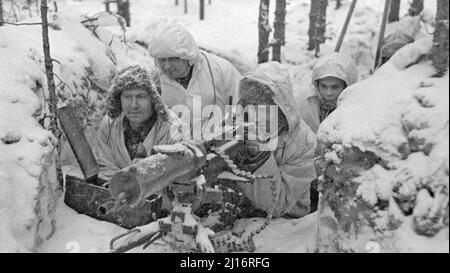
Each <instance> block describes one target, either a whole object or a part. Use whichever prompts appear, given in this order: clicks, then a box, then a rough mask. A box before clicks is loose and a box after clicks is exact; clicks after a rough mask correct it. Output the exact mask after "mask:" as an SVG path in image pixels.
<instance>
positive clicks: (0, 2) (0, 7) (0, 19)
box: [0, 0, 3, 26]
mask: <svg viewBox="0 0 450 273" xmlns="http://www.w3.org/2000/svg"><path fill="white" fill-rule="evenodd" d="M0 26H3V0H0Z"/></svg>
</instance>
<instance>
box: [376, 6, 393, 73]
mask: <svg viewBox="0 0 450 273" xmlns="http://www.w3.org/2000/svg"><path fill="white" fill-rule="evenodd" d="M385 1H386V2H385V3H384V11H383V19H382V21H381V27H380V34H379V36H378V45H377V53H376V55H375V66H374V69H377V68H378V64H379V63H380V57H381V47H382V46H383V41H384V32H385V31H386V23H387V17H388V14H389V7H390V5H391V0H385Z"/></svg>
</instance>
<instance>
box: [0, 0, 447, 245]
mask: <svg viewBox="0 0 450 273" xmlns="http://www.w3.org/2000/svg"><path fill="white" fill-rule="evenodd" d="M271 2H272V3H271V7H270V14H271V20H272V19H273V11H274V10H275V9H274V2H275V1H271ZM349 2H350V1H343V7H342V8H341V9H339V10H337V11H335V10H334V2H330V3H329V9H328V12H327V16H328V18H327V20H328V22H329V23H328V25H327V36H328V39H327V41H326V43H325V44H324V45H322V47H321V54H327V53H329V52H331V51H333V49H334V46H335V44H336V41H337V38H338V35H339V32H340V29H341V26H342V24H343V22H344V20H345V15H346V12H347V8H348V6H349V4H350V3H349ZM383 2H384V1H373V0H372V1H369V0H360V1H358V4H357V7H356V10H355V13H354V17H353V18H352V21H351V23H350V26H349V29H348V32H347V36H346V39H345V42H344V45H343V48H342V51H344V52H348V53H349V54H351V55H352V57H353V58H354V59H355V61H356V62H357V64H358V68H359V72H360V77H361V78H367V77H368V76H369V74H370V72H371V69H372V66H373V59H374V55H375V45H376V42H377V36H378V35H377V33H378V28H379V24H380V21H381V11H382V9H383V4H384V3H383ZM435 4H436V1H435V0H427V1H425V7H426V8H427V9H428V10H427V11H426V12H424V13H423V15H422V16H421V18H422V20H423V21H425V22H426V24H428V25H431V22H433V19H432V16H433V14H434V10H435V8H434V7H435ZM189 5H190V6H189V12H188V14H184V13H183V7H182V4H180V6H178V7H175V6H174V5H173V1H167V0H152V1H144V0H139V1H138V0H135V1H132V2H131V8H132V27H131V28H130V29H128V30H127V32H126V37H122V36H123V32H122V29H121V28H120V27H117V26H111V27H105V28H103V27H99V28H98V29H97V31H96V34H97V35H98V37H99V39H100V40H99V39H97V38H96V37H95V36H94V35H93V34H92V33H91V32H89V31H88V30H87V29H86V28H84V27H83V26H82V25H81V24H79V23H77V22H76V21H79V20H80V18H82V15H83V14H88V15H90V16H93V15H96V14H97V15H98V12H100V11H102V10H103V9H104V6H103V4H102V2H101V1H97V0H95V1H94V0H83V1H72V0H61V1H58V7H59V10H60V11H61V15H60V16H58V17H56V18H52V19H51V22H52V24H53V25H54V26H55V28H56V29H51V30H50V43H51V53H52V56H53V58H54V59H56V60H58V62H55V63H54V66H55V73H56V74H57V75H59V77H60V78H61V79H62V80H63V81H64V83H65V84H62V85H60V87H59V95H60V98H64V99H62V101H65V99H67V100H70V101H78V102H80V104H81V105H88V106H89V107H92V109H94V110H96V111H99V109H100V107H99V105H98V104H97V100H99V99H100V100H101V99H102V95H103V94H102V92H104V91H105V90H106V88H107V87H108V85H109V82H110V79H111V77H112V76H113V75H114V72H115V71H117V70H118V69H120V68H121V67H123V66H126V65H129V64H136V63H138V64H141V65H144V66H146V67H147V68H148V69H149V70H152V69H153V63H152V60H151V59H150V58H149V56H148V53H147V52H145V51H143V50H142V49H141V48H139V47H138V46H136V45H134V44H132V43H127V44H125V43H124V42H123V40H124V38H126V39H127V40H129V39H140V38H141V36H142V35H145V32H143V31H142V30H143V29H145V27H146V26H147V25H148V24H149V22H150V21H151V20H154V19H158V18H161V17H165V18H168V19H172V20H176V21H178V22H180V23H182V24H183V25H185V26H186V27H187V28H188V29H189V31H191V32H192V33H193V35H194V38H195V39H196V40H197V42H198V44H199V45H201V46H202V47H205V48H207V49H211V50H213V51H214V52H220V53H221V54H222V55H226V56H228V58H230V59H235V60H236V63H239V66H240V67H241V69H242V70H243V71H244V70H248V69H249V67H251V66H254V65H255V64H256V52H257V47H258V44H257V42H258V41H257V39H258V38H257V18H258V6H259V0H215V1H213V4H212V5H211V6H209V5H207V6H206V20H205V21H199V20H198V1H190V2H189ZM407 5H408V3H407V1H402V8H401V14H405V13H406V10H407ZM431 10H432V11H431ZM308 14H309V0H296V1H291V2H290V3H289V5H288V10H287V22H288V24H287V27H286V32H287V35H286V39H287V44H286V46H285V47H284V49H283V56H282V59H283V60H284V61H285V63H287V64H288V66H289V69H290V72H291V78H292V82H293V84H294V89H295V95H296V96H297V95H298V94H300V93H301V92H304V90H306V89H308V88H310V74H311V70H312V67H313V65H314V64H315V62H316V59H315V58H314V56H313V53H312V52H309V51H306V50H305V49H306V43H307V30H308ZM37 20H38V19H37V18H32V19H28V21H30V22H33V21H37ZM100 21H102V22H103V24H111V23H112V22H113V21H114V20H112V19H111V18H106V17H101V20H100ZM405 22H407V23H404V25H408V26H410V28H409V30H408V32H412V33H413V34H414V37H425V36H426V35H425V34H424V24H423V23H420V22H419V23H417V22H413V23H409V22H412V21H405ZM404 25H403V26H398V25H396V26H391V27H388V33H389V31H394V30H395V29H404ZM419 26H420V29H419ZM58 28H59V29H58ZM427 28H428V31H430V30H432V27H430V26H428V27H427ZM425 32H426V31H425ZM112 33H114V34H116V35H117V36H113V35H112ZM40 35H41V32H40V26H20V27H15V26H3V27H1V28H0V60H1V61H2V66H0V139H2V141H1V142H0V154H2V156H1V157H0V217H1V218H2V219H6V220H2V222H1V223H0V233H1V234H2V236H1V237H0V251H17V252H27V251H37V252H107V251H109V246H108V244H109V241H110V240H111V239H112V238H113V237H114V236H116V235H118V234H120V233H122V232H124V231H125V230H124V229H122V228H120V227H118V226H115V225H113V224H110V223H106V222H100V221H97V220H94V219H92V218H89V217H87V216H84V215H80V214H78V213H76V212H75V211H73V210H72V209H70V208H68V207H67V206H66V205H65V204H64V203H63V201H62V199H59V202H58V203H57V204H53V205H52V202H55V200H53V199H55V198H57V197H58V194H56V193H54V192H55V191H56V190H55V189H54V188H55V187H56V183H57V182H56V178H55V174H54V171H53V170H54V165H53V158H52V157H53V148H54V146H53V145H54V140H53V138H52V135H51V133H50V132H49V131H47V130H44V129H42V127H41V126H40V125H39V124H38V123H37V121H36V118H38V117H42V116H43V114H44V113H45V112H46V109H47V105H46V103H45V98H47V97H48V94H47V90H46V78H45V74H44V70H43V69H44V67H43V54H42V44H41V38H40ZM430 45H431V42H430V40H426V39H425V40H422V41H420V42H417V43H415V44H414V45H409V46H408V47H407V48H405V50H402V51H401V52H399V54H397V55H396V56H394V58H393V59H392V60H391V62H390V63H388V64H386V65H385V66H384V67H382V68H381V69H380V70H379V71H378V72H377V73H375V74H374V75H373V76H372V77H371V78H370V81H363V82H360V83H358V84H357V85H355V87H354V88H351V89H349V90H347V91H346V92H345V94H343V96H342V97H343V98H342V99H341V101H340V106H339V107H342V109H345V111H341V112H336V113H334V114H333V115H332V116H331V117H330V119H329V120H327V121H326V123H325V124H324V126H323V127H322V128H321V130H320V133H319V134H320V137H323V138H328V139H329V140H332V141H334V142H335V143H339V144H336V145H334V146H333V148H334V151H333V152H332V153H330V154H329V155H328V158H329V159H330V160H332V161H334V162H338V161H339V153H340V152H341V151H342V150H343V147H345V146H348V145H356V146H357V147H359V148H360V149H361V150H367V151H373V152H375V153H376V154H377V155H379V156H380V157H381V158H383V159H384V160H386V161H387V162H389V164H390V167H391V168H392V169H393V170H395V171H389V172H388V171H386V170H384V169H383V168H382V167H380V166H377V167H376V168H374V169H372V170H370V171H367V173H365V174H363V175H362V177H361V184H362V185H364V186H362V187H361V188H360V190H359V191H360V194H361V195H362V196H363V198H364V199H365V200H366V199H367V200H368V201H369V203H371V204H374V202H376V200H377V199H383V200H388V199H392V198H391V191H390V190H389V189H391V188H392V187H393V185H395V184H396V183H397V182H396V181H395V180H394V179H387V178H389V177H391V178H392V173H394V172H395V175H398V177H399V178H398V179H399V180H400V181H402V183H403V184H402V185H403V187H402V188H401V190H402V191H403V192H402V193H404V194H405V195H410V194H415V193H416V191H417V188H418V186H419V185H420V184H421V183H427V181H428V182H429V178H430V177H433V175H436V172H433V171H436V170H438V171H439V173H440V174H442V173H445V172H446V173H447V180H446V181H445V180H444V181H443V183H444V184H445V183H447V184H446V185H447V189H448V170H449V160H448V146H449V141H448V109H449V108H448V107H449V105H448V74H447V75H446V76H445V77H444V78H443V79H432V78H430V76H431V75H432V74H433V70H432V68H431V66H430V64H429V63H425V64H420V65H413V66H411V67H408V66H409V65H410V64H411V63H412V62H413V61H414V60H416V59H417V57H418V56H420V55H422V54H423V53H426V52H428V50H429V48H430ZM406 49H408V50H406ZM238 61H239V62H238ZM56 82H57V84H58V83H59V80H56ZM374 83H375V84H374ZM96 86H98V87H99V88H100V90H98V89H96V88H95V87H96ZM41 87H44V88H43V89H42V88H41ZM442 90H446V92H442ZM418 98H419V99H420V101H421V103H423V104H427V105H432V106H433V107H432V109H431V107H430V109H429V108H425V109H424V108H423V107H420V105H418V103H417V101H418ZM356 112H357V113H366V114H365V115H353V114H352V113H356ZM380 113H381V114H380ZM343 117H345V118H343ZM445 119H446V120H447V123H446V124H447V125H446V126H447V127H446V129H445V130H442V128H445ZM425 122H426V123H427V126H425V127H424V128H421V127H419V128H413V129H412V130H411V131H410V132H409V135H405V133H404V132H403V130H402V125H403V124H424V123H425ZM94 127H95V124H94ZM330 132H332V133H330ZM411 138H413V139H414V138H415V139H425V140H426V143H428V144H430V145H432V147H433V148H432V149H431V150H430V151H429V154H428V155H425V154H423V153H413V154H410V155H409V157H408V158H407V159H406V160H401V159H402V156H403V155H402V153H401V152H399V150H398V148H399V147H400V146H401V145H402V144H404V143H407V142H408V139H411ZM5 142H7V143H12V144H5ZM380 147H381V148H380ZM66 149H67V147H66ZM72 161H73V160H72ZM441 166H442V168H440V167H441ZM435 177H440V178H442V177H444V178H445V175H440V176H439V175H437V176H435ZM427 179H428V180H427ZM404 181H407V183H404ZM436 181H437V180H436ZM441 182H442V181H440V182H439V181H437V182H436V184H437V185H436V187H438V186H439V185H440V183H441ZM441 184H442V183H441ZM42 187H44V188H45V189H46V193H45V194H44V195H43V196H41V199H40V200H41V201H40V202H37V200H36V198H35V197H36V196H37V193H38V191H39V189H42ZM426 199H427V198H421V199H420V200H426ZM420 203H421V204H422V205H420V206H419V207H418V208H417V210H415V213H416V214H424V213H427V212H430V210H431V208H430V206H428V205H429V204H430V201H424V202H420ZM47 204H49V206H50V207H52V206H55V205H57V208H50V209H49V210H48V211H46V210H45V209H43V210H42V211H43V215H39V216H36V215H35V214H34V212H33V209H34V208H35V207H36V206H40V207H42V206H46V205H47ZM55 209H56V213H55ZM391 209H394V208H391ZM46 213H48V215H47V214H46ZM53 213H55V214H54V215H53ZM43 218H45V221H44V222H46V224H45V225H41V226H40V227H39V225H38V224H37V222H38V221H39V220H40V219H43ZM381 218H382V217H381ZM316 219H317V214H311V215H308V216H306V217H304V218H302V219H298V220H287V219H275V220H272V221H271V223H270V224H269V226H268V227H267V228H266V229H265V230H264V231H263V232H262V233H261V234H258V235H256V236H255V240H256V246H257V252H312V251H314V243H315V242H314V240H315V239H314V238H315V234H316ZM47 222H48V224H47ZM53 224H54V225H53ZM412 225H413V219H412V217H409V218H406V220H405V221H403V224H402V225H401V227H400V228H399V229H398V232H397V237H396V240H398V241H399V242H400V243H399V244H398V246H399V248H398V250H399V251H400V252H402V251H404V252H409V251H416V250H417V249H420V248H422V249H423V250H424V251H426V252H435V251H436V252H441V251H444V252H448V243H447V246H446V247H445V246H443V244H442V243H439V241H438V240H440V241H444V242H448V228H447V230H441V231H440V233H438V234H437V235H436V236H435V237H433V238H426V237H424V236H418V235H417V234H416V233H415V232H414V231H413V230H412V229H411V226H412ZM30 226H31V227H32V229H34V231H30V230H29V229H28V227H30ZM39 228H40V229H41V230H40V231H38V232H37V233H38V234H41V235H39V236H35V234H36V232H35V230H38V229H39ZM53 229H54V230H53ZM280 231H282V232H280ZM50 235H52V236H51V237H50V239H48V240H47V238H48V237H49V236H50ZM411 238H413V239H411ZM42 241H45V242H43V243H42V244H40V246H38V245H39V244H38V243H37V242H42ZM170 251H171V250H169V249H168V247H167V246H166V245H165V244H163V243H161V242H160V241H157V242H156V243H155V244H154V245H152V246H151V247H150V248H148V249H147V250H145V252H170ZM133 252H140V250H135V251H133Z"/></svg>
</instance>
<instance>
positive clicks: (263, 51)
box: [258, 0, 272, 63]
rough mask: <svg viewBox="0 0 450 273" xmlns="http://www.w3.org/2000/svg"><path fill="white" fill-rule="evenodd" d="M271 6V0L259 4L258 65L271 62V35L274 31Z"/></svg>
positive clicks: (262, 0)
mask: <svg viewBox="0 0 450 273" xmlns="http://www.w3.org/2000/svg"><path fill="white" fill-rule="evenodd" d="M269 6H270V0H261V2H260V4H259V19H258V35H259V47H258V63H265V62H268V61H269V35H270V31H271V30H272V29H271V27H270V24H269Z"/></svg>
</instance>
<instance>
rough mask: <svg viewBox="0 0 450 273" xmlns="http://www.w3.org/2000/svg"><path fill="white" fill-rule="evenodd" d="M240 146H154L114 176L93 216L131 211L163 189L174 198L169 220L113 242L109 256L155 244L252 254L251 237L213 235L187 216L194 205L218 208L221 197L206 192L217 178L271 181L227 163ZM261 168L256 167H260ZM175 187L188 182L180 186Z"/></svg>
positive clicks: (208, 143) (214, 143)
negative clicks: (107, 196) (108, 195)
mask: <svg viewBox="0 0 450 273" xmlns="http://www.w3.org/2000/svg"><path fill="white" fill-rule="evenodd" d="M237 129H238V128H233V129H232V130H234V131H235V130H237ZM238 139H239V137H238ZM244 146H245V142H244V141H240V140H229V141H226V140H210V141H206V142H202V141H194V142H192V141H190V142H183V143H178V144H174V145H168V146H157V147H155V148H154V149H155V153H154V154H152V155H150V156H149V157H147V158H145V159H143V160H141V161H139V162H137V163H135V164H133V165H131V166H129V167H127V168H125V169H123V170H121V171H120V172H118V173H117V174H116V175H114V176H113V178H112V179H111V181H110V183H109V190H110V193H111V196H112V198H111V199H110V200H109V201H108V202H106V203H105V204H103V205H101V206H99V213H101V214H107V213H112V212H114V211H116V210H118V209H120V208H122V207H124V206H136V205H137V204H139V202H142V200H145V199H146V198H147V197H148V196H150V195H152V194H154V193H157V192H160V191H162V190H163V189H164V188H166V187H169V188H171V189H172V192H173V193H174V196H175V201H174V206H175V207H174V209H173V210H172V212H171V215H170V216H169V217H167V218H164V219H160V220H159V221H158V223H156V222H154V223H150V224H148V225H146V226H142V227H138V228H135V229H133V230H131V231H129V232H127V233H125V234H122V235H119V236H117V237H116V238H114V239H113V240H112V241H111V244H110V247H111V251H112V252H125V251H128V250H130V249H132V248H135V247H137V246H140V245H144V248H146V247H148V246H149V245H150V244H151V243H152V242H154V241H155V240H156V239H159V238H163V239H165V241H166V242H167V243H168V244H169V245H173V246H176V248H177V249H179V250H185V251H201V252H228V251H233V250H234V251H244V250H245V251H253V250H254V249H255V244H254V241H253V236H254V235H255V233H254V234H247V235H246V236H244V237H242V234H239V235H237V234H233V233H231V232H228V233H223V232H222V233H219V234H216V235H214V233H213V232H212V231H211V230H209V229H207V228H204V227H202V226H201V225H200V224H199V223H198V222H197V220H196V219H195V217H194V216H193V215H192V211H193V210H194V209H195V208H197V207H199V205H200V204H203V203H214V202H216V203H218V202H221V199H222V193H221V192H220V191H217V190H214V189H213V188H210V187H209V185H210V184H211V182H213V181H215V180H216V179H217V178H226V179H228V180H233V181H236V182H243V183H252V182H254V181H255V180H257V179H268V178H271V176H270V175H269V176H255V175H253V174H252V173H251V171H245V170H239V169H238V167H237V165H236V164H235V163H234V162H233V158H235V157H236V156H239V155H241V153H242V151H243V149H244ZM158 151H164V152H163V153H158ZM261 153H262V156H264V155H270V152H261ZM263 163H264V161H261V163H260V165H262V164H263ZM260 165H259V166H260ZM259 166H258V165H256V166H254V168H256V169H257V168H259ZM176 181H193V182H187V183H184V184H183V183H177V182H176ZM189 185H193V188H192V187H189ZM183 187H184V189H183ZM267 224H268V222H266V223H264V225H263V226H262V227H261V228H260V229H257V230H256V231H257V232H260V231H261V230H262V229H263V228H264V227H265V226H267Z"/></svg>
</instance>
